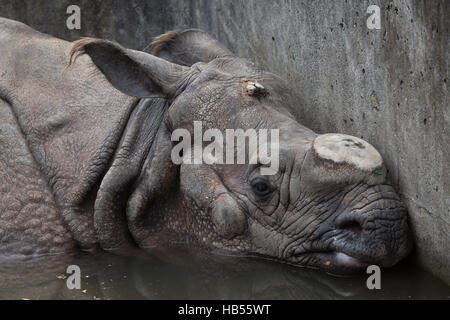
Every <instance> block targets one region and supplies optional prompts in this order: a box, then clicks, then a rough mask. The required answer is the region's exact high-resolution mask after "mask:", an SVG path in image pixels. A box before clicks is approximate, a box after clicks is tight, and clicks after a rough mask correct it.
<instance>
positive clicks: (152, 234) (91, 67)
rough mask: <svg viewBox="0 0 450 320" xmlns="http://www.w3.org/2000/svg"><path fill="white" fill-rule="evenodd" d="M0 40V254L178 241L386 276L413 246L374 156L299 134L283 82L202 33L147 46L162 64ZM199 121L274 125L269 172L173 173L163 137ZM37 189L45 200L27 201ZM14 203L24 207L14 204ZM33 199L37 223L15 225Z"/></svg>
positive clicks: (349, 140)
mask: <svg viewBox="0 0 450 320" xmlns="http://www.w3.org/2000/svg"><path fill="white" fill-rule="evenodd" d="M0 43H1V46H0V48H1V49H0V50H1V52H0V53H1V54H0V68H1V69H0V97H1V98H2V99H3V100H2V107H3V109H5V110H6V111H5V110H2V112H3V113H5V115H6V116H5V119H6V120H5V121H4V120H3V117H2V118H1V119H2V120H1V125H2V126H4V127H6V126H8V125H9V126H12V128H13V129H14V130H13V131H14V133H13V134H12V133H6V134H7V135H5V133H3V135H2V133H1V132H0V138H2V139H3V140H5V141H6V142H5V143H2V144H0V151H1V152H2V154H7V156H6V157H5V156H4V155H3V158H1V156H0V159H1V160H2V162H0V174H1V175H3V176H6V177H7V178H8V179H6V178H5V179H3V181H5V180H6V181H8V182H7V183H6V184H3V185H2V188H3V189H2V194H1V198H0V199H1V201H2V202H0V204H1V206H3V207H1V208H5V209H3V210H2V212H1V215H0V217H1V221H4V222H3V224H2V225H1V226H0V228H1V229H0V235H2V237H3V238H2V239H6V240H2V242H1V243H0V250H3V251H4V252H5V253H6V254H13V253H15V252H22V253H25V254H38V253H46V252H47V253H48V252H54V251H66V250H70V248H71V246H73V244H74V243H76V244H77V245H78V246H79V247H81V248H82V249H85V250H94V249H96V248H102V249H104V250H108V251H115V252H122V253H130V252H135V251H136V250H135V249H136V248H138V247H140V248H143V249H146V250H151V249H155V248H159V247H163V246H167V245H169V246H170V245H171V244H177V245H179V244H184V245H187V246H188V247H191V248H192V247H193V248H197V249H199V250H202V251H207V252H215V253H219V254H227V255H230V254H231V255H237V256H263V257H266V258H270V259H276V260H279V261H282V262H285V263H290V264H294V265H306V266H311V267H316V268H321V269H324V270H326V271H328V272H335V273H348V272H355V271H360V270H362V269H364V268H365V267H366V266H367V265H368V264H373V263H376V264H380V265H382V266H391V265H393V264H395V263H396V262H397V261H399V260H400V259H401V258H403V257H404V256H405V255H406V254H408V252H409V251H410V249H411V238H410V231H409V228H408V223H407V213H406V210H405V208H404V207H403V205H402V203H401V201H400V199H399V197H398V196H397V194H396V193H395V191H394V190H393V189H392V187H391V186H390V185H389V184H388V183H387V180H386V170H385V168H384V166H383V165H382V160H381V157H380V156H379V154H378V153H377V152H376V150H374V149H373V147H371V146H370V145H369V144H368V143H366V142H365V141H362V140H361V141H360V140H358V139H357V138H354V137H349V136H341V135H331V136H324V135H318V134H316V133H314V132H313V131H311V130H309V129H308V128H306V127H304V126H302V125H300V123H299V120H301V119H298V118H297V115H296V113H295V110H296V109H297V108H295V107H294V102H293V101H292V100H291V96H290V95H289V92H288V90H287V88H286V86H285V84H284V83H283V81H282V80H281V79H280V78H279V77H277V76H275V75H273V74H271V73H267V72H265V71H263V70H260V69H259V68H258V67H256V66H255V65H254V64H252V63H251V62H249V61H247V60H243V59H239V58H237V57H235V56H233V54H232V53H231V52H230V51H229V50H228V49H226V48H224V47H223V46H222V45H221V44H220V43H218V42H217V41H216V40H214V39H212V38H211V37H210V36H209V35H207V34H206V33H204V32H201V31H198V30H187V31H184V32H169V33H167V34H165V35H162V36H161V37H159V38H157V39H156V41H155V42H154V46H155V51H154V53H155V55H159V56H160V57H162V58H163V59H161V58H158V57H156V56H153V55H149V54H146V53H143V52H138V51H134V50H128V49H126V48H123V47H121V46H120V45H118V44H115V43H112V42H109V41H105V40H99V39H82V40H80V41H78V42H76V43H74V44H70V43H67V42H64V41H61V40H58V39H54V38H51V37H49V36H45V35H42V34H39V33H37V32H35V31H33V30H31V29H30V28H28V27H26V26H25V25H23V24H20V23H16V22H13V21H9V20H5V19H0ZM69 61H70V67H68V68H67V69H64V67H65V64H66V63H67V62H69ZM255 84H257V85H258V87H257V86H255ZM262 87H263V89H261V88H262ZM131 96H134V97H135V98H132V97H131ZM194 121H202V123H203V130H207V129H210V128H217V129H219V130H221V131H222V132H225V130H226V129H243V130H247V129H279V130H280V167H279V170H278V171H277V173H276V174H274V175H270V176H262V175H261V174H260V173H259V172H260V171H259V169H260V168H261V167H262V166H263V165H262V164H257V165H249V164H239V165H238V164H235V165H220V164H212V165H207V164H200V165H189V164H181V165H175V164H174V163H173V162H172V160H171V150H172V147H173V143H172V141H171V133H172V132H173V130H175V129H179V128H184V129H187V130H189V131H190V132H191V135H193V122H194ZM10 131H11V130H10ZM2 132H3V131H2ZM5 132H7V131H5ZM11 132H12V131H11ZM330 141H331V143H330ZM335 142H336V143H335ZM338 147H339V148H338ZM337 148H338V149H337ZM10 150H13V151H10ZM369 151H370V152H369ZM14 152H15V153H20V154H23V155H24V157H26V159H27V161H28V162H27V163H29V164H27V166H24V165H20V163H21V162H20V161H18V160H15V159H16V156H14ZM24 172H28V173H27V174H25V173H24ZM24 175H26V176H24ZM22 176H24V181H25V182H26V183H22V184H20V183H19V182H20V180H19V178H20V177H22ZM15 180H18V181H19V182H17V183H16V182H15ZM34 180H36V181H34ZM25 185H26V186H25ZM33 185H35V186H36V188H32V190H34V189H39V190H40V191H39V192H40V193H39V196H38V195H37V194H36V193H33V192H27V190H28V189H27V188H30V186H33ZM3 190H6V192H5V193H4V192H3ZM261 190H262V191H261ZM10 197H13V198H16V199H19V198H20V203H21V205H20V206H19V205H18V206H12V207H11V204H10V203H9V201H8V199H9V198H10ZM23 197H24V198H23ZM36 198H38V200H35V199H36ZM18 201H19V200H18ZM33 201H35V202H38V203H39V205H40V206H41V208H40V210H36V211H35V210H29V211H30V213H29V214H30V215H32V214H35V215H36V216H37V218H35V219H34V220H29V221H26V222H24V221H23V219H19V218H17V217H21V216H20V215H19V214H18V213H19V212H20V213H22V211H24V210H23V208H27V205H28V204H29V203H34V202H33ZM6 208H8V210H9V211H6ZM11 210H13V211H11ZM24 212H25V211H24ZM27 212H28V211H27ZM36 212H39V213H36ZM12 217H14V218H12ZM31 221H34V222H33V223H32V222H31ZM48 224H51V225H50V227H51V229H48V227H45V228H44V227H43V226H44V225H48ZM4 225H6V226H7V227H6V229H5V228H4ZM30 228H31V229H30ZM13 230H19V231H21V232H20V233H19V235H18V236H17V237H16V238H14V237H13V236H12V232H13ZM30 230H31V231H30ZM37 230H39V231H37ZM49 230H50V231H49ZM26 234H29V238H26V236H25V235H26ZM71 238H73V241H71ZM38 239H40V240H39V241H40V242H39V243H42V245H36V243H37V241H38ZM27 243H33V245H32V246H31V247H30V245H28V244H27ZM14 246H15V247H14Z"/></svg>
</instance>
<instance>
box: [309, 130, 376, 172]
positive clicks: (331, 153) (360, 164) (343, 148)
mask: <svg viewBox="0 0 450 320" xmlns="http://www.w3.org/2000/svg"><path fill="white" fill-rule="evenodd" d="M313 150H314V151H315V154H316V155H317V156H318V157H319V158H321V159H324V160H328V161H332V162H334V163H337V164H349V165H351V166H354V167H356V168H358V169H360V170H363V171H374V170H377V169H378V168H380V166H382V164H383V158H382V157H381V155H380V153H379V152H378V151H377V149H375V148H374V147H373V146H372V145H371V144H369V143H368V142H366V141H364V140H362V139H360V138H357V137H353V136H350V135H346V134H338V133H328V134H322V135H319V136H318V137H317V138H316V139H315V140H314V142H313Z"/></svg>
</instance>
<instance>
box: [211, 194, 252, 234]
mask: <svg viewBox="0 0 450 320" xmlns="http://www.w3.org/2000/svg"><path fill="white" fill-rule="evenodd" d="M212 219H213V222H214V225H215V227H216V231H217V232H218V233H219V234H220V235H221V236H223V237H224V238H226V239H231V238H233V237H235V236H238V235H241V234H243V233H244V232H245V230H246V229H247V217H246V216H245V214H244V212H242V209H241V208H240V207H239V206H238V204H237V203H236V201H235V200H234V199H233V198H232V197H231V196H230V195H228V194H222V195H221V196H220V197H219V198H218V199H217V200H216V202H215V205H214V207H213V209H212Z"/></svg>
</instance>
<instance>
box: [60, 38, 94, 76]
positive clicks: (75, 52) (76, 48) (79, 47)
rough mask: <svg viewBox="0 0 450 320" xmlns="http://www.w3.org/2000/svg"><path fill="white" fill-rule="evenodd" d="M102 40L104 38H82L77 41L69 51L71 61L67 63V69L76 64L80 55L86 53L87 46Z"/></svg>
mask: <svg viewBox="0 0 450 320" xmlns="http://www.w3.org/2000/svg"><path fill="white" fill-rule="evenodd" d="M101 41H102V40H100V39H95V38H82V39H80V40H77V41H75V42H74V44H73V46H72V49H71V50H70V52H69V62H68V63H67V65H66V67H65V69H67V68H69V67H70V66H71V65H72V64H74V63H75V61H76V60H77V58H78V56H80V55H83V54H85V53H86V51H85V48H86V46H87V45H89V44H91V43H96V42H101Z"/></svg>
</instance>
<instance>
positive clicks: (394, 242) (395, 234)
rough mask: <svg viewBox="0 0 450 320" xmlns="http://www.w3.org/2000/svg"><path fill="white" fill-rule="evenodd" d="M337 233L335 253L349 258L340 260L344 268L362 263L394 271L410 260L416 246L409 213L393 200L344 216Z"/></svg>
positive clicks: (355, 209) (358, 208) (361, 207)
mask: <svg viewBox="0 0 450 320" xmlns="http://www.w3.org/2000/svg"><path fill="white" fill-rule="evenodd" d="M335 229H336V231H337V236H336V237H335V238H334V241H333V245H332V246H333V249H334V250H335V251H336V252H338V253H342V254H344V255H345V256H348V257H349V259H343V258H342V256H338V257H337V258H338V261H337V263H340V264H341V265H344V266H345V265H346V264H354V263H355V261H354V260H358V261H359V262H362V263H363V264H365V265H370V264H376V265H379V266H381V267H390V266H393V265H395V264H396V263H397V262H399V261H400V260H401V259H403V258H404V257H405V256H407V255H408V254H409V252H410V251H411V249H412V245H413V243H412V235H411V230H410V228H409V225H408V214H407V210H406V208H405V207H404V206H403V204H402V202H401V201H400V200H399V199H397V198H391V197H389V196H385V197H381V199H378V200H375V201H372V202H367V203H364V204H362V205H356V206H355V207H353V208H351V210H349V211H348V212H345V213H343V214H341V215H340V216H339V217H338V218H337V219H336V222H335ZM339 258H340V259H339ZM350 258H351V259H350Z"/></svg>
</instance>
